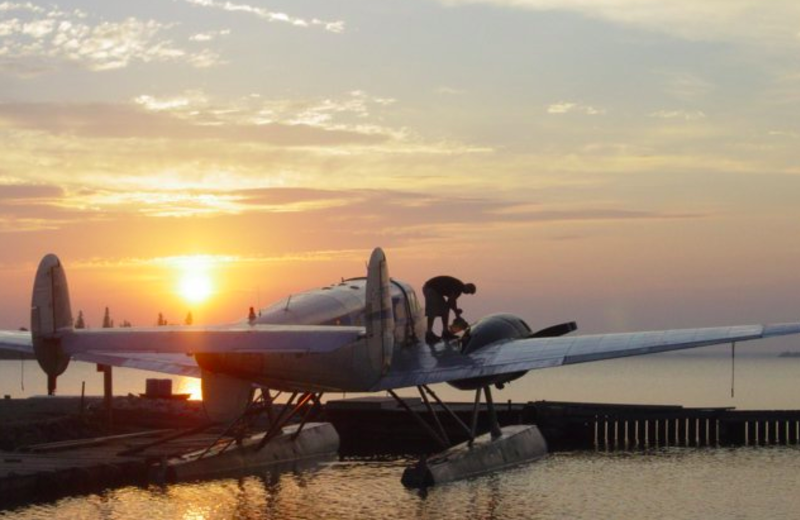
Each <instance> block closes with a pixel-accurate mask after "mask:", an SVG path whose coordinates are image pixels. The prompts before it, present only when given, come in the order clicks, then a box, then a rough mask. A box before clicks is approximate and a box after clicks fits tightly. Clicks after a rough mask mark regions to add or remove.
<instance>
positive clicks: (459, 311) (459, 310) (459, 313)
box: [456, 309, 464, 316]
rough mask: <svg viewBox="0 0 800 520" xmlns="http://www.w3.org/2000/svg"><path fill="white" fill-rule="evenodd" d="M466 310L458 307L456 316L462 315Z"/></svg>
mask: <svg viewBox="0 0 800 520" xmlns="http://www.w3.org/2000/svg"><path fill="white" fill-rule="evenodd" d="M462 312H464V311H463V310H461V309H456V316H461V313H462Z"/></svg>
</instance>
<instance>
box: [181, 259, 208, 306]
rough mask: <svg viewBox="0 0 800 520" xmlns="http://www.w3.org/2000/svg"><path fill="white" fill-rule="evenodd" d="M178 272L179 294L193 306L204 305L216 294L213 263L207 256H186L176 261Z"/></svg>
mask: <svg viewBox="0 0 800 520" xmlns="http://www.w3.org/2000/svg"><path fill="white" fill-rule="evenodd" d="M174 264H175V267H176V269H177V272H178V285H177V288H176V290H177V293H178V294H179V295H180V296H181V298H183V299H184V300H185V301H186V302H188V303H191V304H195V305H196V304H200V303H204V302H205V301H206V300H208V299H209V298H210V297H211V296H212V295H213V294H214V281H213V277H212V271H213V269H212V262H211V261H210V259H209V258H208V257H205V256H200V255H198V256H185V257H179V258H177V259H175V260H174Z"/></svg>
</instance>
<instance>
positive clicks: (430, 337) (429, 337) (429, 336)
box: [425, 331, 442, 345]
mask: <svg viewBox="0 0 800 520" xmlns="http://www.w3.org/2000/svg"><path fill="white" fill-rule="evenodd" d="M440 341H442V338H440V337H439V336H437V335H436V334H434V333H433V332H430V331H428V332H426V333H425V343H427V344H428V345H433V344H434V343H439V342H440Z"/></svg>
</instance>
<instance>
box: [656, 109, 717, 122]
mask: <svg viewBox="0 0 800 520" xmlns="http://www.w3.org/2000/svg"><path fill="white" fill-rule="evenodd" d="M649 116H650V117H653V118H656V119H683V120H684V121H699V120H701V119H705V118H706V114H705V112H703V111H701V110H656V111H655V112H651V113H650V114H649Z"/></svg>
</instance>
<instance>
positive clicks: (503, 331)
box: [448, 314, 532, 390]
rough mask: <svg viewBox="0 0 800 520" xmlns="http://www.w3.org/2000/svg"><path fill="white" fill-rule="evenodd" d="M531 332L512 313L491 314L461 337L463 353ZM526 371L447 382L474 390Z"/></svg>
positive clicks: (517, 376) (520, 319) (463, 388)
mask: <svg viewBox="0 0 800 520" xmlns="http://www.w3.org/2000/svg"><path fill="white" fill-rule="evenodd" d="M531 333H532V331H531V328H530V327H529V326H528V324H527V323H525V321H524V320H523V319H522V318H520V317H518V316H514V315H513V314H492V315H491V316H487V317H485V318H483V319H481V320H479V321H478V322H477V323H475V324H474V325H472V326H471V327H470V329H469V331H468V332H467V333H466V334H465V335H464V338H463V339H462V351H463V352H464V353H465V354H469V353H470V352H475V351H476V350H480V349H482V348H483V347H485V346H487V345H491V344H493V343H496V342H498V341H504V340H511V339H519V338H526V337H528V336H530V335H531ZM527 372H528V371H527V370H523V371H520V372H513V373H510V374H502V375H498V376H487V377H472V378H469V379H459V380H457V381H450V382H449V383H448V384H450V385H451V386H454V387H456V388H458V389H459V390H475V389H476V388H481V387H484V386H487V385H492V384H493V385H503V384H505V383H508V382H509V381H513V380H514V379H518V378H520V377H522V376H524V375H525V374H526V373H527Z"/></svg>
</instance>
